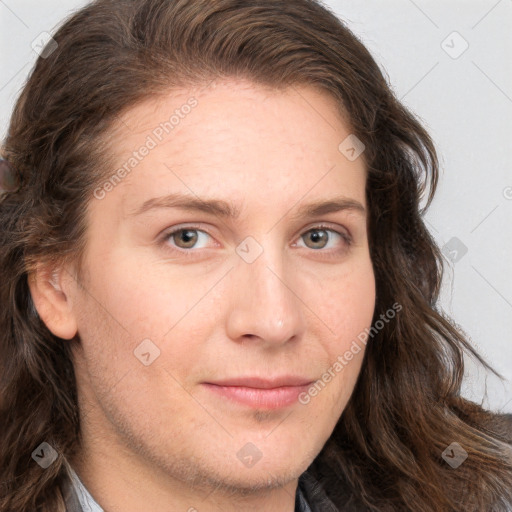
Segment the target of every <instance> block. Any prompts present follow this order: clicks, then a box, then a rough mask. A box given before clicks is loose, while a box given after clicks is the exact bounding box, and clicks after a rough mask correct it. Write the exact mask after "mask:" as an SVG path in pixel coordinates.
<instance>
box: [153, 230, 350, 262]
mask: <svg viewBox="0 0 512 512" xmlns="http://www.w3.org/2000/svg"><path fill="white" fill-rule="evenodd" d="M322 230H323V231H330V232H332V233H335V234H337V235H339V236H340V237H341V238H342V240H343V242H344V243H345V244H346V247H345V248H344V249H341V250H334V249H331V250H322V249H316V250H315V249H311V250H312V251H314V252H319V253H327V254H330V255H331V256H332V257H335V256H338V255H339V254H341V253H343V252H344V250H346V249H348V248H350V246H351V245H352V238H351V237H350V236H349V235H348V234H347V233H340V232H339V231H336V230H335V229H333V228H331V227H329V226H326V225H324V224H319V225H318V226H313V227H312V228H309V229H307V230H306V231H304V233H302V234H301V235H300V236H299V238H301V237H302V236H304V235H305V234H307V233H310V232H312V231H322ZM181 231H200V232H202V233H206V234H207V235H209V236H212V235H211V234H210V233H209V232H208V231H206V230H204V229H202V228H200V227H199V226H193V225H192V226H182V227H180V228H177V229H174V230H173V231H168V232H166V233H165V234H164V235H163V237H162V241H161V242H162V244H165V245H166V246H167V247H169V245H167V243H168V242H169V240H171V238H172V237H173V235H175V234H177V233H180V232H181ZM329 241H330V240H328V242H329ZM306 249H307V247H306ZM171 250H172V251H173V252H178V253H181V254H182V255H183V256H185V257H186V258H193V257H195V256H196V255H195V254H194V253H195V252H196V251H199V250H200V249H195V250H194V249H188V250H187V249H180V248H178V247H171ZM327 257H329V256H327Z"/></svg>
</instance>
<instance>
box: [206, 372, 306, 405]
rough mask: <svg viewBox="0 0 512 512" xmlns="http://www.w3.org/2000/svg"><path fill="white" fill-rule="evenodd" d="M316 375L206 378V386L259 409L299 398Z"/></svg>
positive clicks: (219, 395) (284, 403) (239, 402)
mask: <svg viewBox="0 0 512 512" xmlns="http://www.w3.org/2000/svg"><path fill="white" fill-rule="evenodd" d="M313 382H314V379H308V378H302V377H293V376H283V377H277V378H272V379H262V378H260V377H241V378H235V379H226V380H222V381H216V382H204V383H203V386H205V388H206V389H208V390H209V391H211V392H212V393H214V394H215V395H216V396H218V397H221V398H223V399H227V400H230V401H231V402H234V403H237V404H240V405H244V406H249V407H252V408H257V409H280V408H283V407H288V406H291V405H293V404H294V403H296V402H297V400H298V397H299V395H300V394H301V393H304V392H306V391H307V389H308V388H309V386H310V385H311V384H312V383H313Z"/></svg>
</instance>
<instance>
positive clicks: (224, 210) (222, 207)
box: [129, 193, 366, 220]
mask: <svg viewBox="0 0 512 512" xmlns="http://www.w3.org/2000/svg"><path fill="white" fill-rule="evenodd" d="M159 208H179V209H182V210H187V211H193V212H203V213H208V214H211V215H216V216H218V217H221V218H229V219H238V218H239V217H240V212H241V208H240V206H238V205H236V204H234V203H229V202H227V201H225V200H223V199H206V198H199V197H197V196H192V195H188V194H178V193H175V194H169V195H166V196H162V197H154V198H152V199H148V200H147V201H145V202H144V203H143V204H142V205H141V206H140V207H139V208H137V209H135V210H133V211H131V212H130V213H129V216H137V215H142V214H143V213H146V212H148V211H150V210H154V209H159ZM344 210H350V211H353V212H355V213H359V214H362V215H365V214H366V209H365V207H364V206H363V205H362V204H361V203H360V202H359V201H356V200H354V199H350V198H347V197H343V196H337V197H333V198H329V199H327V200H319V201H314V202H312V203H308V204H305V205H302V206H300V207H299V208H298V210H297V212H296V213H294V214H293V215H292V219H293V220H296V219H300V218H308V217H316V216H319V215H326V214H328V213H335V212H339V211H344Z"/></svg>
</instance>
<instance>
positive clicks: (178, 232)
mask: <svg viewBox="0 0 512 512" xmlns="http://www.w3.org/2000/svg"><path fill="white" fill-rule="evenodd" d="M199 234H202V235H206V236H210V235H209V234H208V233H207V232H206V231H203V230H201V229H196V228H194V227H189V228H180V229H175V230H174V231H171V232H170V233H167V234H166V235H165V238H164V241H166V242H167V241H169V240H172V241H173V242H174V243H175V244H176V246H177V247H178V248H179V249H193V248H196V249H202V248H204V247H194V246H195V244H197V243H198V240H200V239H201V238H203V240H204V238H205V237H204V236H203V237H201V236H200V235H199Z"/></svg>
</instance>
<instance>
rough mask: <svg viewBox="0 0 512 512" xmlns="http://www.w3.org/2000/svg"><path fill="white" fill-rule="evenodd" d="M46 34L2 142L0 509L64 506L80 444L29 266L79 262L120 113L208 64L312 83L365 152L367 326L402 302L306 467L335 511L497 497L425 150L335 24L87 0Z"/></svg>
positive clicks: (189, 0)
mask: <svg viewBox="0 0 512 512" xmlns="http://www.w3.org/2000/svg"><path fill="white" fill-rule="evenodd" d="M54 39H55V41H56V43H57V45H58V46H57V47H56V48H55V45H53V47H50V46H49V47H48V51H47V52H46V54H45V55H43V56H42V57H40V58H39V59H38V60H37V63H36V65H35V67H34V69H33V71H32V73H31V75H30V77H29V79H28V82H27V84H26V86H25V87H24V89H23V91H22V93H21V95H20V97H19V99H18V101H17V103H16V106H15V109H14V112H13V114H12V118H11V122H10V126H9V129H8V134H7V137H6V139H5V141H4V143H3V147H2V156H3V157H4V158H6V159H8V161H9V162H10V163H11V165H12V167H13V168H14V170H15V172H16V178H17V180H18V181H19V184H20V187H19V189H18V190H17V191H15V192H11V193H9V194H5V195H3V196H2V198H1V199H0V225H1V228H0V271H1V274H2V278H1V281H0V356H1V358H0V363H1V374H0V375H1V377H0V378H1V381H0V426H1V432H0V482H1V488H0V489H1V490H0V510H1V511H2V512H11V511H12V512H14V511H15V512H28V511H33V510H40V511H47V512H50V511H51V512H55V511H61V510H64V508H63V507H64V505H63V501H62V496H61V493H60V488H61V486H62V483H63V479H64V478H65V475H64V471H63V470H64V466H63V460H64V458H67V457H68V456H70V455H71V454H73V453H75V452H76V450H77V446H78V444H79V443H80V417H79V411H78V406H77V394H76V382H75V375H74V370H73V365H72V360H71V354H70V349H69V342H67V341H64V340H61V339H59V338H58V337H56V336H54V335H53V334H51V333H50V331H49V330H48V329H47V328H46V326H45V325H44V323H43V322H42V321H41V320H40V318H39V317H38V315H37V312H36V310H35V308H34V305H33V302H32V299H31V295H30V291H29V287H28V276H29V275H30V273H31V272H33V271H34V269H35V265H36V263H37V262H62V261H63V260H67V259H69V260H70V261H73V260H74V261H80V257H81V255H82V254H83V249H84V243H85V242H84V240H85V233H86V229H87V226H86V225H85V221H84V212H85V210H86V207H87V204H88V202H89V201H90V200H91V198H92V195H93V191H94V189H95V187H97V186H98V184H100V183H102V182H103V180H104V179H105V177H108V176H109V175H110V174H111V173H112V169H113V167H112V160H111V158H110V157H111V155H110V153H109V147H108V137H109V133H110V130H111V129H112V127H113V126H114V124H115V122H116V120H118V119H119V116H120V115H121V114H122V113H124V112H125V111H127V110H128V109H130V108H132V107H133V106H134V105H136V104H137V103H138V102H141V101H143V100H145V99H147V98H149V97H151V96H154V95H157V94H161V93H164V92H168V91H170V90H172V89H173V88H176V87H182V86H195V85H201V84H207V83H208V82H209V81H211V80H212V79H222V78H223V77H243V78H247V79H249V80H250V81H252V82H253V83H255V84H260V85H265V86H270V87H272V88H275V89H278V90H282V89H284V88H286V87H293V86H294V85H308V84H309V85H311V86H314V87H319V88H321V90H323V91H325V92H327V93H328V94H330V95H331V96H332V97H333V98H335V100H336V101H337V102H338V105H339V111H340V115H342V116H344V118H345V119H346V120H348V122H349V123H350V126H351V128H352V133H353V134H355V135H356V136H357V137H358V138H359V139H360V140H361V141H362V142H363V143H364V144H365V147H366V150H365V152H364V159H365V162H366V166H367V170H368V178H367V192H366V193H367V202H368V205H369V218H368V225H369V242H370V251H371V258H372V262H373V266H374V271H375V277H376V284H377V301H376V308H375V314H374V321H377V320H378V319H379V318H380V317H381V315H382V314H384V313H385V312H386V311H387V310H388V309H389V308H390V306H391V305H392V304H394V303H399V304H400V305H401V306H402V310H401V312H400V314H397V315H396V317H395V318H394V320H393V321H390V322H387V323H385V325H384V327H383V328H382V329H380V330H379V331H378V332H377V333H376V334H375V335H374V336H372V337H371V339H370V340H369V341H368V344H367V349H366V354H365V357H364V361H363V366H362V370H361V373H360V376H359V378H358V381H357V384H356V388H355V390H354V393H353V395H352V397H351V400H350V402H349V404H348V405H347V407H346V409H345V410H344V412H343V414H342V416H341V418H340V420H339V422H338V424H337V425H336V428H335V429H334V431H333V433H332V435H331V437H330V438H329V439H328V441H327V443H326V444H325V446H324V448H323V449H322V451H321V452H320V454H319V455H318V456H317V457H316V459H315V460H314V461H313V463H312V464H311V466H310V468H309V471H310V472H311V473H312V474H313V475H314V476H316V477H317V478H318V479H319V481H320V482H321V483H322V485H323V487H324V489H325V491H326V493H327V494H328V496H329V497H330V498H331V500H333V502H334V503H336V504H337V506H339V508H340V509H343V510H372V511H381V512H383V511H391V510H393V511H396V510H414V511H425V512H427V511H429V512H440V511H465V512H467V511H479V512H481V511H488V510H493V511H501V510H506V509H507V506H512V459H511V455H510V453H511V451H510V445H509V444H508V443H510V442H512V439H511V437H512V435H510V434H507V433H506V431H505V428H504V427H503V426H502V425H501V423H500V418H499V417H498V416H497V415H494V414H492V413H491V412H489V411H485V410H483V409H482V408H481V407H480V406H478V405H476V404H474V403H472V402H469V401H467V400H465V399H464V398H462V397H461V396H460V389H461V381H462V377H463V369H464V364H463V363H464V362H463V354H464V351H466V352H468V353H469V354H471V355H472V356H474V357H475V358H477V359H478V360H479V361H480V362H481V363H482V364H483V365H484V366H485V367H486V368H487V369H488V370H491V368H490V367H489V366H488V365H487V364H486V363H485V362H484V361H483V360H482V359H481V358H480V357H479V356H478V354H477V353H475V351H474V350H473V349H472V348H471V346H470V344H469V343H468V342H467V341H466V339H465V336H464V334H463V333H462V332H461V331H460V330H459V329H457V328H455V327H454V326H453V324H452V322H451V321H450V320H449V319H447V318H445V317H444V316H443V314H442V313H441V312H440V311H439V310H438V309H437V301H438V293H439V288H440V283H441V279H442V271H443V265H442V257H441V254H440V251H439V249H438V247H437V246H436V244H435V242H434V240H433V239H432V238H431V236H430V234H429V233H428V231H427V229H426V227H425V224H424V222H423V220H422V217H423V213H424V208H423V209H422V208H421V201H422V200H423V199H424V200H425V207H426V206H428V204H429V203H430V201H431V200H432V196H433V194H434V191H435V188H436V184H437V179H438V160H437V156H436V152H435V149H434V147H433V144H432V141H431V138H430V137H429V135H428V134H427V133H426V131H425V130H424V129H423V127H422V126H421V125H420V123H419V122H418V121H417V119H416V118H415V117H414V116H413V115H412V114H411V113H410V112H409V111H407V109H405V108H404V107H403V106H402V105H401V104H400V103H399V102H398V101H397V99H396V98H395V96H394V95H393V93H392V91H391V90H390V87H389V86H388V84H387V82H386V80H385V79H384V77H383V75H382V73H381V72H380V70H379V67H378V65H377V64H376V63H375V61H374V60H373V58H372V57H371V55H370V54H369V52H368V51H367V50H366V48H365V47H364V46H363V45H362V44H361V42H359V40H358V39H357V38H356V37H355V36H354V35H353V34H352V33H351V32H350V30H349V29H348V28H347V27H345V26H344V24H343V23H342V22H341V21H340V20H339V19H338V18H337V17H336V16H335V15H334V14H333V13H332V12H331V11H330V10H329V9H328V8H327V7H325V6H324V5H322V4H321V3H319V2H318V1H315V0H293V1H292V0H290V1H283V2H281V1H275V0H98V1H96V2H93V3H92V4H90V5H88V6H86V7H85V8H83V9H81V10H80V11H78V12H77V13H75V14H74V15H72V16H71V17H70V18H69V19H68V20H67V21H66V22H65V23H64V24H63V25H62V26H61V27H60V29H59V30H58V31H57V32H56V34H55V35H54ZM52 50H53V51H52ZM340 142H341V141H340ZM134 172H136V171H134ZM42 442H48V443H49V444H50V445H51V446H52V447H53V448H54V449H55V450H56V451H57V452H58V454H59V457H58V458H57V460H56V461H55V462H54V463H53V464H52V465H51V466H50V467H48V468H47V469H44V470H43V469H42V468H41V467H39V465H37V464H36V463H35V462H34V461H33V460H32V458H31V453H32V452H33V450H34V449H35V448H36V447H37V446H38V445H39V444H40V443H42ZM452 442H457V443H459V445H460V446H461V447H463V448H464V450H465V451H466V452H467V454H468V457H467V459H466V460H465V461H464V463H463V464H461V465H460V466H459V467H458V468H456V469H454V468H452V467H450V466H449V465H448V464H447V463H446V462H445V460H444V459H443V457H442V456H441V454H442V453H443V451H444V450H445V449H446V448H447V447H448V446H449V445H450V444H451V443H452ZM343 507H346V508H343ZM509 510H510V509H509Z"/></svg>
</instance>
